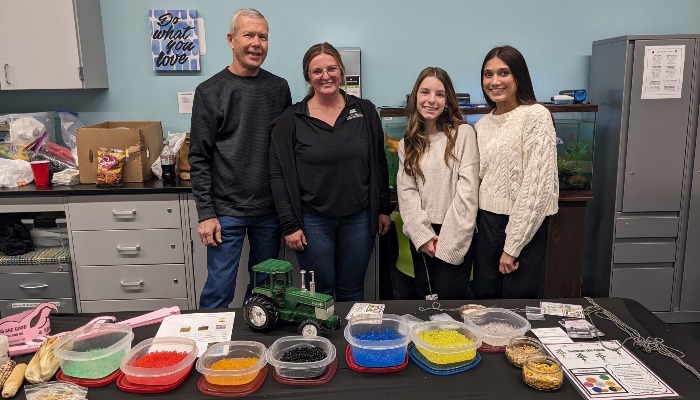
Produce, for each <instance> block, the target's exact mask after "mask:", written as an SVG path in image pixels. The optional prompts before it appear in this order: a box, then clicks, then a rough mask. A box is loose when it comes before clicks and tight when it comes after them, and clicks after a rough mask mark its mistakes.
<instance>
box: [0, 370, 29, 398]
mask: <svg viewBox="0 0 700 400" xmlns="http://www.w3.org/2000/svg"><path fill="white" fill-rule="evenodd" d="M26 371H27V364H24V363H22V364H17V365H15V367H14V368H13V369H12V372H11V373H10V377H9V378H7V380H6V381H5V385H4V386H3V388H2V398H3V399H9V398H10V397H14V396H15V395H16V394H17V391H18V390H19V387H20V386H22V382H24V373H25V372H26Z"/></svg>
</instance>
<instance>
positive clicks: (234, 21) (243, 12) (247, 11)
mask: <svg viewBox="0 0 700 400" xmlns="http://www.w3.org/2000/svg"><path fill="white" fill-rule="evenodd" d="M243 16H244V17H250V18H258V19H265V16H264V15H262V13H261V12H260V11H258V10H256V9H254V8H241V9H240V10H238V11H236V12H235V13H234V14H233V17H231V29H230V30H229V33H230V34H231V35H234V36H235V35H236V31H237V30H238V17H243ZM265 22H267V20H266V19H265Z"/></svg>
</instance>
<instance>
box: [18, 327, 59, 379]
mask: <svg viewBox="0 0 700 400" xmlns="http://www.w3.org/2000/svg"><path fill="white" fill-rule="evenodd" d="M57 340H58V338H56V337H50V338H48V339H46V341H44V343H43V344H42V345H41V347H39V350H37V352H36V354H34V357H32V360H31V361H29V365H27V372H25V374H24V377H25V378H27V381H29V382H30V383H42V382H47V381H49V380H50V379H51V377H52V376H53V375H54V374H55V373H56V371H58V367H59V366H60V365H59V363H58V358H56V356H55V355H54V354H53V348H54V345H55V344H56V341H57Z"/></svg>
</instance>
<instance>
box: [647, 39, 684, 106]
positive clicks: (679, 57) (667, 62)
mask: <svg viewBox="0 0 700 400" xmlns="http://www.w3.org/2000/svg"><path fill="white" fill-rule="evenodd" d="M684 64H685V46H646V47H645V48H644V72H643V74H642V77H643V83H642V99H680V98H681V91H682V90H683V65H684Z"/></svg>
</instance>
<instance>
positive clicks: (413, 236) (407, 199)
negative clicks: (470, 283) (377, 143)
mask: <svg viewBox="0 0 700 400" xmlns="http://www.w3.org/2000/svg"><path fill="white" fill-rule="evenodd" d="M446 145H447V138H446V136H445V134H444V133H443V132H438V133H436V134H433V135H431V137H430V147H429V148H428V151H427V152H426V153H425V154H424V155H423V157H422V158H421V160H420V167H421V171H423V175H424V176H425V182H423V180H422V179H421V178H414V177H412V176H408V175H406V174H405V173H404V169H403V167H404V157H405V151H404V141H403V139H402V140H401V141H400V142H399V172H398V174H397V177H396V186H397V192H398V198H399V211H400V212H401V219H402V220H403V223H404V225H403V231H404V233H405V234H406V236H407V237H408V238H409V239H410V240H411V241H412V242H413V244H414V245H415V246H416V248H419V247H420V246H422V245H424V244H425V243H427V242H428V241H429V240H430V239H432V238H433V236H434V235H435V232H434V231H433V228H432V226H431V224H442V228H441V231H440V237H439V240H438V246H437V250H436V252H435V257H437V258H439V259H441V260H443V261H445V262H447V263H450V264H453V265H459V264H461V263H462V262H463V261H464V256H465V255H466V254H467V251H468V250H469V245H470V244H471V241H472V237H473V236H474V227H475V226H476V212H477V210H478V195H479V150H478V149H477V144H476V133H475V132H474V128H472V127H471V125H468V124H462V125H460V126H459V129H458V130H457V140H456V143H455V148H454V150H453V151H454V155H455V157H457V161H454V160H452V159H450V160H449V163H450V166H447V165H446V164H445V146H446Z"/></svg>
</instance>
